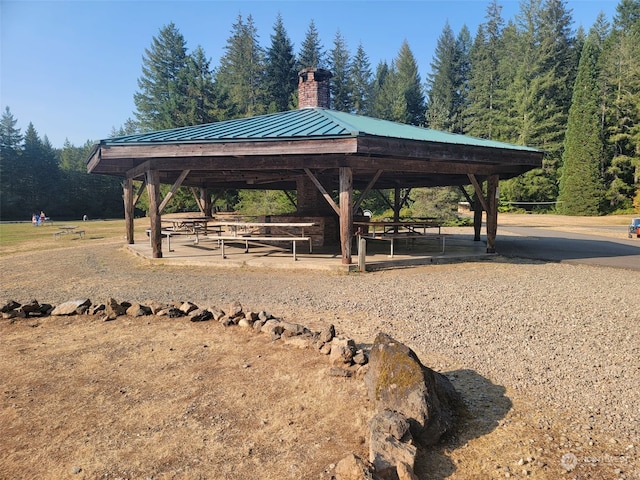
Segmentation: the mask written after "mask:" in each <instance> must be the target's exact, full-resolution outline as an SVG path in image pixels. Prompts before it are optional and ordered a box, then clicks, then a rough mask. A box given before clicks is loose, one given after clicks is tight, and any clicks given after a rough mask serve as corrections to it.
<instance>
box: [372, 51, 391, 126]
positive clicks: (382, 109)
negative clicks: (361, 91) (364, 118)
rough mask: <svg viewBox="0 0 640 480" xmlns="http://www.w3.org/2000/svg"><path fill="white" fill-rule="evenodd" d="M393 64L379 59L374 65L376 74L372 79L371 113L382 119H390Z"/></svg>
mask: <svg viewBox="0 0 640 480" xmlns="http://www.w3.org/2000/svg"><path fill="white" fill-rule="evenodd" d="M392 67H393V66H391V67H390V66H389V64H387V62H384V61H381V62H379V63H378V66H377V67H376V75H375V78H374V80H373V99H372V102H371V115H373V116H374V117H375V118H381V119H383V120H392V118H393V116H392V114H391V104H392V95H393V88H394V87H393V83H394V78H393V77H394V72H393V69H392Z"/></svg>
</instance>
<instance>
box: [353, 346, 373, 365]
mask: <svg viewBox="0 0 640 480" xmlns="http://www.w3.org/2000/svg"><path fill="white" fill-rule="evenodd" d="M368 361H369V358H368V357H367V354H366V353H364V351H362V350H358V351H357V352H356V354H355V355H354V356H353V363H355V364H356V365H365V364H366V363H367V362H368Z"/></svg>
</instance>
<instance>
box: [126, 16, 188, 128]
mask: <svg viewBox="0 0 640 480" xmlns="http://www.w3.org/2000/svg"><path fill="white" fill-rule="evenodd" d="M186 66H187V47H186V42H185V40H184V37H183V36H182V34H181V33H180V32H179V31H178V29H177V28H176V26H175V25H174V24H173V23H170V24H169V25H167V26H165V27H163V28H162V29H161V30H160V33H159V35H158V36H157V37H153V40H152V45H151V48H149V49H145V56H144V57H143V59H142V76H141V77H140V78H138V88H139V89H140V90H139V91H138V92H136V93H135V94H134V96H133V100H134V103H135V105H136V108H137V111H136V112H135V116H136V119H137V121H138V123H139V125H140V128H141V129H142V130H143V131H148V130H158V129H164V128H173V127H179V126H184V125H186V123H185V117H186V116H185V110H186V106H185V98H186V97H187V91H186V90H187V85H186V78H185V75H184V70H185V68H186Z"/></svg>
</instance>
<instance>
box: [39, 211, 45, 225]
mask: <svg viewBox="0 0 640 480" xmlns="http://www.w3.org/2000/svg"><path fill="white" fill-rule="evenodd" d="M45 219H46V217H45V215H44V212H43V211H42V210H40V225H44V221H45Z"/></svg>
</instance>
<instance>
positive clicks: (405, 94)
mask: <svg viewBox="0 0 640 480" xmlns="http://www.w3.org/2000/svg"><path fill="white" fill-rule="evenodd" d="M395 66H396V74H395V77H396V80H395V81H396V88H397V89H398V94H399V95H400V97H399V102H398V101H396V102H394V120H395V121H397V122H401V123H408V124H410V125H424V120H425V117H424V112H425V101H424V95H423V93H422V80H421V79H420V73H418V64H417V62H416V59H415V57H414V55H413V52H412V51H411V48H410V47H409V43H408V42H407V41H406V40H405V41H404V42H403V43H402V46H401V47H400V51H399V52H398V57H397V58H396V60H395Z"/></svg>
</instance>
